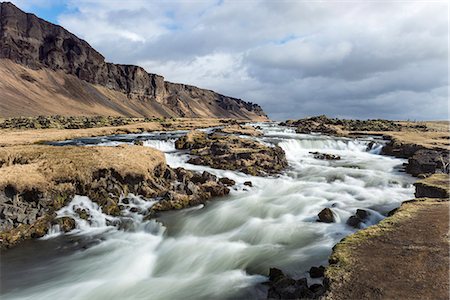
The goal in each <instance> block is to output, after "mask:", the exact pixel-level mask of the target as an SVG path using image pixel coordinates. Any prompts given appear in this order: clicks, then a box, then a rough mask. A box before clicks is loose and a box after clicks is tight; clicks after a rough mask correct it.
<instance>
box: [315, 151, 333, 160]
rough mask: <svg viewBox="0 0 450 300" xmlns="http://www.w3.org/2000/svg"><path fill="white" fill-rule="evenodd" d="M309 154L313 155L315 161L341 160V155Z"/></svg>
mask: <svg viewBox="0 0 450 300" xmlns="http://www.w3.org/2000/svg"><path fill="white" fill-rule="evenodd" d="M309 153H310V154H313V155H314V158H315V159H322V160H340V159H341V157H340V156H339V155H335V154H328V153H320V152H309Z"/></svg>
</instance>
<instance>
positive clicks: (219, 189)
mask: <svg viewBox="0 0 450 300" xmlns="http://www.w3.org/2000/svg"><path fill="white" fill-rule="evenodd" d="M201 188H202V190H203V191H205V192H207V193H210V194H211V196H213V197H221V196H225V195H228V194H229V193H230V189H229V188H227V187H226V186H224V185H222V184H217V183H216V182H207V183H204V184H202V186H201Z"/></svg>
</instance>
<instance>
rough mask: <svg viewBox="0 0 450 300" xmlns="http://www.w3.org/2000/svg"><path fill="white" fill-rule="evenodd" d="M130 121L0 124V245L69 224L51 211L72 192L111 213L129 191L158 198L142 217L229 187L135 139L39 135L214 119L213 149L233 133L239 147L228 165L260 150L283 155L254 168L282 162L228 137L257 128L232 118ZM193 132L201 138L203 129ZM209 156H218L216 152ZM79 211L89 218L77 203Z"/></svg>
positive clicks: (167, 127)
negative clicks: (109, 142) (74, 142)
mask: <svg viewBox="0 0 450 300" xmlns="http://www.w3.org/2000/svg"><path fill="white" fill-rule="evenodd" d="M87 119H89V118H87ZM27 120H30V119H27ZM111 120H116V119H115V118H112V119H111ZM41 121H42V120H41ZM120 121H123V118H120ZM130 123H133V124H128V125H122V126H113V127H98V128H95V127H94V128H82V129H61V128H45V129H32V128H28V127H27V128H26V129H23V128H22V129H4V130H1V131H0V136H1V137H3V139H2V141H5V142H6V143H7V145H6V146H5V145H3V147H0V213H1V214H2V216H3V217H2V219H1V222H0V231H1V232H0V243H1V245H0V246H1V248H9V247H12V246H14V245H16V244H17V243H19V242H20V241H22V240H25V239H30V238H39V237H42V236H44V235H45V234H47V233H48V232H49V230H50V229H51V227H52V226H55V225H58V226H59V228H63V230H64V231H70V230H72V229H73V228H74V226H75V221H74V220H73V219H70V218H69V219H68V218H63V219H61V218H57V217H56V215H55V212H56V211H57V210H59V209H61V208H62V207H64V206H65V205H67V204H68V202H69V201H70V200H71V199H72V198H73V197H74V195H84V196H88V197H89V198H90V199H91V200H92V201H94V202H95V203H96V204H97V205H99V207H100V208H101V209H102V211H103V212H104V213H106V214H108V215H111V216H118V215H120V214H121V213H122V209H124V208H125V206H124V205H123V203H122V201H123V198H124V197H126V196H127V194H129V193H132V194H135V195H140V196H142V197H145V198H147V199H157V203H154V205H152V206H151V208H150V207H149V209H147V210H145V211H140V214H141V215H142V216H143V218H144V219H150V218H152V217H154V216H155V215H156V214H157V213H158V212H161V211H167V210H176V209H182V208H187V207H191V206H195V205H199V204H203V203H205V202H206V201H207V200H209V199H211V198H212V197H218V196H224V195H227V194H228V193H229V188H228V187H229V186H233V185H234V184H235V182H234V181H233V180H230V179H227V178H218V177H216V176H214V175H212V174H210V173H208V172H203V173H201V174H200V173H197V172H192V171H188V170H185V169H183V168H171V167H169V166H168V165H167V163H166V160H165V156H164V154H163V153H162V152H161V151H158V150H156V149H153V148H151V147H143V142H142V141H134V144H135V145H126V144H125V145H120V146H117V147H77V146H68V147H58V146H54V145H53V146H52V145H44V143H43V141H45V142H48V141H52V140H54V139H57V138H60V137H65V138H69V137H70V138H76V137H79V136H82V137H86V136H92V135H94V136H95V135H97V134H99V133H101V134H102V135H104V134H111V133H122V132H124V131H125V132H127V133H129V132H133V133H134V132H139V133H142V132H143V131H150V132H151V131H155V130H158V131H173V130H188V129H192V128H195V129H198V128H211V127H213V126H220V125H221V127H220V128H222V129H223V130H225V131H226V132H222V134H226V135H228V136H222V138H223V139H224V141H223V142H222V143H221V144H220V145H219V144H217V143H216V144H211V145H209V144H208V145H209V146H210V147H212V148H214V149H216V150H217V151H219V148H220V147H222V148H223V149H221V150H220V151H222V152H224V153H223V154H226V155H228V154H230V153H228V154H227V153H225V152H227V149H228V148H229V146H230V145H231V144H233V143H231V142H229V140H232V141H233V142H234V144H233V146H235V147H238V148H239V154H240V155H238V156H236V155H235V154H233V153H234V152H233V153H231V154H232V155H231V154H230V155H229V156H226V158H227V160H228V162H229V164H230V165H233V166H248V165H250V164H252V163H253V162H255V161H258V160H260V159H261V157H262V156H264V158H265V159H266V160H268V161H272V160H278V156H280V158H281V159H284V161H283V163H284V165H282V166H281V167H280V168H278V169H276V168H275V166H272V164H270V163H267V162H266V163H264V164H262V165H261V167H260V168H259V169H258V171H259V172H260V175H265V174H275V173H277V172H280V171H281V170H282V168H283V167H285V166H286V165H287V162H286V160H285V158H284V152H283V151H282V150H281V149H278V151H271V148H270V147H267V146H264V145H262V144H260V143H258V142H257V141H251V140H248V139H243V138H239V137H237V136H234V137H232V136H233V133H235V132H236V133H237V134H246V135H250V136H256V135H258V134H261V133H260V132H258V131H257V130H256V129H254V128H253V127H241V126H240V125H238V121H235V120H218V119H214V120H213V119H211V120H187V119H183V120H180V119H179V120H170V121H164V122H160V121H154V120H150V121H148V122H145V123H139V122H137V121H136V120H130ZM20 124H23V123H20ZM89 124H90V125H87V127H90V126H92V123H89ZM95 124H99V123H98V122H97V123H95ZM100 124H102V123H100ZM227 124H233V125H227ZM56 125H64V123H62V124H56ZM19 127H20V126H19ZM48 127H54V126H53V125H52V126H48ZM192 133H196V131H192ZM198 133H199V134H202V136H204V137H205V138H207V137H208V136H207V134H206V133H204V132H198ZM30 134H32V135H33V137H34V139H36V140H39V142H37V144H31V143H32V142H33V139H31V140H30V139H28V138H27V137H28V136H29V135H30ZM5 137H15V139H13V140H11V139H7V138H5ZM217 138H218V139H221V138H220V137H217ZM41 139H45V140H41ZM182 139H185V136H184V137H182V138H180V140H182ZM8 142H9V144H8ZM17 144H19V145H17ZM203 146H207V145H206V144H205V145H203ZM197 148H198V147H197ZM255 149H260V151H259V152H261V153H263V152H264V154H261V153H259V152H258V151H255ZM208 151H209V150H208ZM214 153H215V154H217V153H216V152H214ZM214 158H220V157H219V156H216V155H215V156H214ZM221 159H224V158H223V157H222V158H221ZM216 167H217V168H225V169H226V168H227V166H226V165H223V166H222V165H220V164H219V165H217V166H216ZM249 185H251V183H249ZM78 216H84V218H86V219H88V218H89V215H87V213H86V212H85V211H83V210H81V211H80V212H79V213H78Z"/></svg>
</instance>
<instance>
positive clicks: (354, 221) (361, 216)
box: [347, 209, 370, 228]
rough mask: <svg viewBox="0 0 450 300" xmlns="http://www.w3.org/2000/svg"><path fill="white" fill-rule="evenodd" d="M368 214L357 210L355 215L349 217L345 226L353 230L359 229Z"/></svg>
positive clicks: (362, 210)
mask: <svg viewBox="0 0 450 300" xmlns="http://www.w3.org/2000/svg"><path fill="white" fill-rule="evenodd" d="M369 215H370V213H369V212H368V211H366V210H364V209H357V210H356V213H355V215H353V216H351V217H350V218H348V220H347V225H349V226H352V227H354V228H359V226H360V224H361V223H362V222H364V221H365V220H366V219H367V218H368V217H369Z"/></svg>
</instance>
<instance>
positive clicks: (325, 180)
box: [0, 124, 413, 300]
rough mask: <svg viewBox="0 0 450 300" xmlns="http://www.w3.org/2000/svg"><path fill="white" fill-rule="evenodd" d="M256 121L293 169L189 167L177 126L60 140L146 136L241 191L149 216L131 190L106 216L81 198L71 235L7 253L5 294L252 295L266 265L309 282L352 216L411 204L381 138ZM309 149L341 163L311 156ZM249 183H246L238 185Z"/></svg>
mask: <svg viewBox="0 0 450 300" xmlns="http://www.w3.org/2000/svg"><path fill="white" fill-rule="evenodd" d="M258 125H259V126H262V128H263V131H264V136H263V137H261V138H258V139H259V140H260V141H261V142H264V143H266V144H268V145H279V146H280V147H282V148H283V150H284V151H285V152H286V156H287V159H288V161H289V168H288V169H287V170H286V171H285V172H284V173H283V174H282V175H280V176H274V177H268V178H262V177H253V176H248V175H245V174H242V173H238V172H234V171H225V170H217V169H212V168H208V167H203V166H195V165H190V164H187V163H186V161H187V159H188V158H189V155H188V154H186V153H183V152H180V151H177V150H176V149H175V147H174V141H175V139H176V138H177V137H179V136H181V135H183V134H184V133H185V132H183V131H179V132H172V133H148V134H134V135H119V136H113V137H102V138H90V139H79V140H74V141H66V142H62V143H59V144H78V145H105V146H113V145H117V144H121V143H130V144H131V143H133V141H134V140H142V141H144V145H145V146H150V147H155V148H157V149H160V150H161V151H163V152H165V154H166V159H167V162H168V164H169V165H170V166H172V167H184V168H186V169H191V170H198V171H204V170H207V171H209V172H211V173H213V174H215V175H217V176H225V177H229V178H231V179H233V180H235V181H236V182H237V185H236V187H235V188H234V189H233V190H232V191H231V194H230V195H229V196H227V197H223V198H220V199H215V200H213V201H211V202H209V203H208V204H207V205H205V206H203V205H201V206H198V207H193V208H190V209H185V210H181V211H174V212H168V213H165V214H163V215H162V217H161V218H159V219H158V220H150V221H144V219H143V216H142V215H141V214H139V211H140V210H141V209H142V210H145V209H147V208H148V207H150V206H151V205H152V204H153V203H154V200H150V201H148V200H146V199H143V198H141V197H139V196H138V195H128V196H127V197H126V198H124V199H122V200H121V201H122V204H123V205H124V206H125V207H126V211H125V213H124V214H123V216H121V217H111V216H108V215H105V214H103V213H102V211H101V209H100V208H99V207H98V206H97V205H96V204H95V203H93V202H92V201H90V199H88V198H87V197H83V196H75V197H74V199H73V200H72V202H71V203H70V204H69V205H68V206H67V207H65V208H62V209H61V210H60V211H58V215H59V216H71V217H74V218H75V219H76V221H77V228H76V229H75V230H73V231H72V232H70V233H68V234H62V233H60V232H59V230H58V228H53V229H52V231H51V232H50V233H49V235H47V236H46V237H45V238H43V239H40V240H34V241H28V242H25V243H24V244H23V245H21V246H19V247H17V248H13V249H11V250H9V251H7V252H5V253H4V255H3V256H2V264H1V271H2V272H1V275H2V278H1V282H2V283H3V286H2V287H1V294H0V296H1V298H2V299H33V300H34V299H252V298H253V299H258V298H261V297H264V296H265V287H264V285H261V284H260V283H262V282H264V281H266V280H267V277H265V276H266V275H267V274H268V270H269V268H270V267H278V268H281V269H283V270H284V271H286V272H287V273H288V274H290V275H292V276H296V277H304V276H306V277H307V276H308V274H307V271H308V270H309V268H310V267H311V266H313V265H316V266H317V265H320V264H326V263H327V260H328V256H329V254H330V253H331V249H332V247H333V246H334V245H335V244H336V243H337V242H338V241H339V240H340V239H342V238H343V237H345V236H346V235H348V234H350V233H352V232H354V231H355V230H356V229H354V228H352V227H350V226H348V225H346V220H347V219H348V218H349V217H350V216H351V215H353V214H354V213H355V211H356V209H366V210H368V211H370V212H371V217H370V219H369V220H367V221H366V223H365V224H363V227H364V226H369V225H371V224H375V223H377V222H379V221H380V220H381V219H382V218H384V215H386V213H387V212H389V211H390V210H392V209H394V208H395V207H398V206H399V205H400V203H401V202H402V201H404V200H408V199H411V198H413V187H412V183H413V179H412V178H411V177H410V176H408V175H406V174H405V173H402V172H400V169H401V166H402V164H403V163H404V160H401V159H396V158H391V157H385V156H381V155H379V151H380V149H381V144H382V141H377V140H372V139H371V138H367V139H365V140H362V139H345V138H334V137H328V136H323V135H302V134H296V133H295V132H294V131H292V130H291V129H289V128H284V127H279V126H276V125H272V124H258ZM372 142H373V143H372ZM313 151H320V152H324V153H330V154H336V155H339V156H341V158H342V159H341V160H337V161H322V160H317V159H314V157H313V155H312V154H310V153H309V152H313ZM249 180H250V181H252V183H253V187H248V186H245V185H244V184H243V183H244V182H245V181H249ZM326 207H330V208H332V209H333V211H334V212H335V214H336V215H335V217H336V223H331V224H326V223H319V222H316V219H317V213H319V212H320V211H321V210H322V209H323V208H326ZM77 208H84V209H88V210H89V211H91V215H92V216H93V219H94V221H93V222H91V224H90V223H88V222H86V221H85V220H82V219H80V218H79V217H78V216H77V214H76V213H75V210H76V209H77ZM309 280H311V279H310V278H309ZM311 282H312V280H311Z"/></svg>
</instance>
